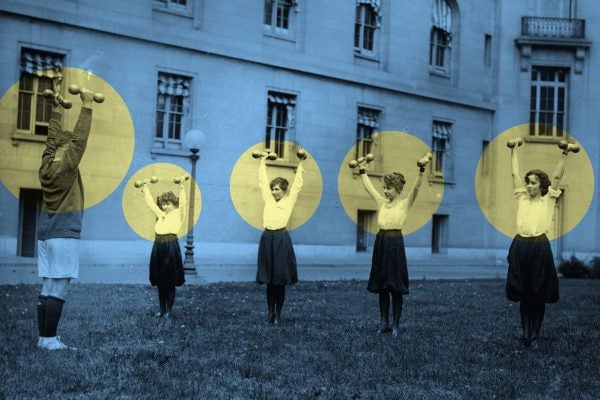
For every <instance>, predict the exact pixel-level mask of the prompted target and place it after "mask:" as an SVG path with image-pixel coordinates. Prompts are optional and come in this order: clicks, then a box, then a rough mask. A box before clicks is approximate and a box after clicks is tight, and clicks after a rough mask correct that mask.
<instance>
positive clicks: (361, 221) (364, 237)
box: [356, 210, 377, 252]
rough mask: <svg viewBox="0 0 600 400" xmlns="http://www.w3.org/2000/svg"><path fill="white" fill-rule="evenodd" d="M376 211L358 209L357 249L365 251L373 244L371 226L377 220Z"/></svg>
mask: <svg viewBox="0 0 600 400" xmlns="http://www.w3.org/2000/svg"><path fill="white" fill-rule="evenodd" d="M376 214H377V213H376V212H375V211H370V210H358V211H357V220H356V222H357V223H356V251H357V252H365V251H367V250H368V249H369V248H370V247H371V246H372V243H371V241H372V237H371V235H369V227H370V226H371V225H372V224H373V222H374V221H375V216H376Z"/></svg>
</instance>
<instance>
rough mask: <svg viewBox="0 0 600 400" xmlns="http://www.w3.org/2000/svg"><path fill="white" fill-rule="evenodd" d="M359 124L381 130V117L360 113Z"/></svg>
mask: <svg viewBox="0 0 600 400" xmlns="http://www.w3.org/2000/svg"><path fill="white" fill-rule="evenodd" d="M358 124H359V125H364V126H368V127H370V128H375V129H379V116H378V115H377V114H375V113H369V112H359V114H358Z"/></svg>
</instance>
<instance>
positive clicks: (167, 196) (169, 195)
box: [156, 191, 179, 207]
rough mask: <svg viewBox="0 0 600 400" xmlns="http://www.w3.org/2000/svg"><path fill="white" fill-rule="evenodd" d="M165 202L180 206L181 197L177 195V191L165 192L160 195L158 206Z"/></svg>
mask: <svg viewBox="0 0 600 400" xmlns="http://www.w3.org/2000/svg"><path fill="white" fill-rule="evenodd" d="M165 203H172V204H173V205H174V206H175V207H179V198H178V197H177V196H175V193H173V192H171V191H168V192H165V193H163V194H161V195H160V196H158V199H157V200H156V204H158V206H159V207H160V206H161V205H162V204H165Z"/></svg>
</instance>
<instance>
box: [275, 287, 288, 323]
mask: <svg viewBox="0 0 600 400" xmlns="http://www.w3.org/2000/svg"><path fill="white" fill-rule="evenodd" d="M284 302H285V286H279V285H277V286H275V319H274V320H273V323H274V324H279V323H280V322H281V310H282V309H283V303H284Z"/></svg>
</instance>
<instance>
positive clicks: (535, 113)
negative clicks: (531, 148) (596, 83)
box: [529, 67, 567, 137]
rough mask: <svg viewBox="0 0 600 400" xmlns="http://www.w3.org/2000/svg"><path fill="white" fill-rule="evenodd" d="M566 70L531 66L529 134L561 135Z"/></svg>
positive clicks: (564, 107) (563, 119)
mask: <svg viewBox="0 0 600 400" xmlns="http://www.w3.org/2000/svg"><path fill="white" fill-rule="evenodd" d="M566 106H567V70H565V69H561V68H544V67H533V68H532V69H531V102H530V112H529V123H530V127H529V134H530V135H531V136H542V137H563V130H564V129H565V121H566V119H565V112H566V109H567V107H566Z"/></svg>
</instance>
